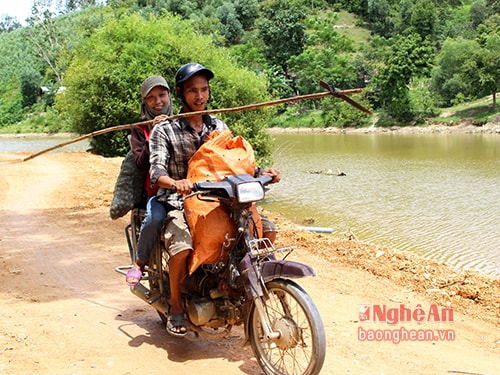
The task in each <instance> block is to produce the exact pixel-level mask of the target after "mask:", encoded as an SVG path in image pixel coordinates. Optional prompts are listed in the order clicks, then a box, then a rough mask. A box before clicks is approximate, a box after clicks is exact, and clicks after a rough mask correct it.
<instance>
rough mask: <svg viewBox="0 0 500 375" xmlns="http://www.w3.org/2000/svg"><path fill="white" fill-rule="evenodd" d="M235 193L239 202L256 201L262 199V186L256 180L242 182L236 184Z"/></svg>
mask: <svg viewBox="0 0 500 375" xmlns="http://www.w3.org/2000/svg"><path fill="white" fill-rule="evenodd" d="M236 194H237V197H238V202H239V203H248V202H256V201H260V200H261V199H264V187H263V186H262V185H261V183H260V182H257V181H250V182H243V183H240V184H238V185H237V187H236Z"/></svg>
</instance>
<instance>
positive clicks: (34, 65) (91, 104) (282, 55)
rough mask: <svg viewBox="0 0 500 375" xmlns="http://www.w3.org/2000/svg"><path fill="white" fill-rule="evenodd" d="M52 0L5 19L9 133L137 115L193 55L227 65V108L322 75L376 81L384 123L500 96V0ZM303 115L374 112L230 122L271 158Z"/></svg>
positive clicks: (367, 89) (216, 84)
mask: <svg viewBox="0 0 500 375" xmlns="http://www.w3.org/2000/svg"><path fill="white" fill-rule="evenodd" d="M52 2H54V4H55V3H56V1H55V0H53V1H52V0H34V2H33V11H32V15H31V17H30V18H29V19H28V20H27V24H26V26H24V27H22V26H21V24H20V23H19V22H18V20H15V19H13V18H12V17H10V16H8V15H2V16H1V18H0V82H1V83H2V85H1V86H0V131H1V130H2V129H3V130H4V131H5V130H6V129H8V130H10V131H12V130H13V129H17V130H19V129H23V127H28V128H31V129H38V130H40V131H55V132H57V131H62V130H64V131H77V132H79V133H86V132H90V131H93V130H97V129H101V128H104V127H109V126H113V125H118V124H123V123H130V122H134V121H136V120H137V116H138V111H139V85H140V82H141V81H142V80H143V79H144V78H145V77H146V76H147V75H149V74H163V75H164V76H165V77H166V78H167V80H168V81H169V82H172V81H173V76H174V74H175V71H176V69H177V68H178V67H179V66H180V65H181V64H183V63H186V62H189V61H198V62H201V63H203V64H205V65H207V66H209V67H210V68H211V69H213V70H214V71H215V72H216V79H214V81H213V92H214V101H213V103H212V107H213V108H222V107H232V106H239V105H244V104H251V103H256V102H261V101H265V100H270V99H274V98H284V97H289V96H292V95H303V94H309V93H313V92H319V91H321V90H322V89H321V88H320V87H319V86H318V82H319V80H320V79H322V80H324V81H327V82H329V83H332V84H333V85H334V86H335V87H337V88H339V89H350V88H363V93H362V94H360V95H358V96H354V99H355V100H358V101H360V102H361V103H363V105H365V106H367V107H369V108H371V109H372V110H374V111H376V112H377V113H378V114H379V116H378V117H379V119H380V120H379V121H380V124H382V125H383V124H394V123H398V124H408V123H419V122H423V121H424V119H425V118H427V117H432V116H435V115H436V114H437V113H438V112H439V108H442V107H447V106H450V105H455V104H459V103H463V102H466V101H470V100H474V99H477V98H481V97H485V96H489V97H491V98H493V105H492V107H494V106H495V105H496V102H495V98H496V96H495V94H496V92H497V91H498V89H499V87H500V1H498V0H475V1H471V0H307V1H306V0H288V1H284V0H265V1H258V0H236V1H225V0H192V1H186V0H107V1H98V0H63V1H59V2H57V3H58V4H60V6H59V7H58V8H57V10H56V11H54V9H55V8H54V7H53V6H52V5H53V4H52ZM492 111H493V112H492V113H494V108H492ZM312 114H313V115H312ZM291 118H301V119H302V123H303V122H304V119H306V120H305V121H307V123H306V125H307V126H333V125H335V126H366V125H368V124H369V123H371V119H370V118H368V117H367V116H366V115H365V114H363V113H362V112H360V111H358V110H356V109H354V108H353V107H351V106H349V105H347V104H346V103H345V102H343V101H341V100H339V99H323V100H310V101H302V102H299V103H296V104H294V105H288V106H280V107H273V108H272V109H268V110H260V111H246V112H244V113H235V114H233V115H231V116H228V118H227V119H228V122H230V124H232V125H233V130H234V131H235V132H236V133H239V134H244V135H245V136H247V137H249V138H251V139H252V141H253V142H254V144H255V145H256V148H257V151H258V153H259V155H260V156H261V157H266V155H269V153H270V148H269V145H268V141H269V140H268V139H267V137H266V135H265V134H264V132H263V131H262V130H263V129H264V128H265V127H266V126H269V125H271V126H273V125H274V126H276V125H278V126H279V125H282V124H283V122H284V121H285V120H284V119H286V121H288V120H290V119H291ZM250 124H251V125H250ZM102 142H106V144H107V145H108V147H107V148H108V149H109V153H110V154H119V153H122V152H123V151H124V149H125V148H126V142H125V137H124V135H123V134H111V135H109V137H107V138H104V139H102ZM109 145H112V147H111V148H109Z"/></svg>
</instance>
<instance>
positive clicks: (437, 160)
mask: <svg viewBox="0 0 500 375" xmlns="http://www.w3.org/2000/svg"><path fill="white" fill-rule="evenodd" d="M273 137H274V138H275V139H276V150H275V153H274V166H276V167H277V168H279V169H280V170H281V172H282V181H281V182H280V183H279V184H277V185H273V186H272V188H271V189H270V191H269V193H268V194H267V196H266V201H265V202H264V204H263V206H264V207H265V208H267V209H269V210H272V211H275V212H280V213H282V214H284V215H286V216H287V217H288V218H290V219H292V220H293V221H295V222H296V223H298V224H303V222H304V221H306V220H310V219H312V220H314V223H313V224H307V225H310V226H318V227H328V228H332V231H333V232H332V235H334V236H339V237H343V236H345V235H346V234H347V233H349V232H352V233H353V234H354V235H355V236H356V237H357V238H358V239H359V240H362V241H365V242H369V243H373V244H378V245H383V246H389V247H391V248H393V249H395V250H405V251H410V252H413V253H416V254H419V255H422V256H425V257H427V258H431V259H435V260H437V261H440V262H445V263H446V264H448V265H449V266H451V267H454V268H456V269H458V270H465V269H475V270H478V271H481V272H483V273H485V274H487V275H490V276H494V277H497V278H498V277H500V251H499V248H500V217H499V213H500V135H493V134H490V135H486V134H474V135H473V134H446V135H444V134H428V135H403V134H393V133H389V134H386V133H383V134H276V135H273ZM67 140H68V139H67V138H54V137H38V138H0V152H22V151H30V152H38V151H41V150H44V149H46V148H49V147H52V146H54V145H57V144H60V143H62V142H65V141H67ZM87 148H88V142H87V141H82V142H78V143H75V144H72V145H68V146H65V147H63V148H60V149H57V150H55V151H52V152H65V151H84V150H86V149H87ZM338 170H341V171H343V172H345V174H346V175H345V176H337V172H338Z"/></svg>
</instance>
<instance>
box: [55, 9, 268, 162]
mask: <svg viewBox="0 0 500 375" xmlns="http://www.w3.org/2000/svg"><path fill="white" fill-rule="evenodd" d="M188 62H199V63H202V64H203V65H205V66H207V67H209V68H210V69H212V70H213V71H214V73H215V78H214V79H213V80H212V81H211V87H212V92H213V102H212V106H213V107H215V108H224V107H226V108H227V107H234V106H241V105H245V104H252V103H256V102H261V101H265V100H267V99H268V97H267V94H266V87H267V86H266V82H265V80H264V79H263V78H259V77H258V76H257V75H256V74H255V73H252V72H250V71H249V70H247V69H243V68H238V67H237V65H236V63H235V62H234V61H233V60H231V59H230V57H229V55H228V54H227V52H226V50H224V49H218V48H216V47H214V45H213V44H212V42H211V39H210V38H209V37H206V36H201V35H199V34H197V33H196V32H195V31H194V30H193V27H192V26H191V23H190V22H189V21H183V20H181V19H180V18H178V17H174V16H172V15H171V14H168V13H167V14H165V15H164V16H162V17H160V18H156V17H152V16H151V17H150V18H149V19H144V18H143V17H141V16H140V15H138V14H132V15H130V16H121V17H120V18H110V19H109V20H108V21H107V22H105V23H104V26H103V27H102V28H101V29H100V30H97V31H96V32H95V33H93V34H92V36H91V37H90V38H89V39H88V41H86V42H85V43H84V44H83V45H81V46H80V47H79V48H77V50H76V51H75V57H74V59H73V61H72V63H71V65H70V67H69V69H68V71H67V73H66V78H65V82H66V91H65V92H64V94H62V95H58V97H57V98H56V108H58V109H59V110H60V111H61V113H62V114H63V115H64V116H65V117H68V118H69V119H70V120H71V124H72V127H73V129H74V131H76V132H77V133H80V134H85V133H90V132H93V131H96V130H99V129H104V128H107V127H110V126H115V125H120V124H130V123H134V122H137V121H139V112H140V92H139V91H140V85H141V83H142V81H143V80H144V79H145V78H146V77H148V76H149V75H156V74H159V75H162V76H164V77H165V79H166V80H167V82H169V84H170V86H171V89H172V90H173V85H174V84H173V79H174V75H175V72H176V71H177V69H178V68H179V67H180V66H181V65H183V64H185V63H188ZM177 104H178V103H177ZM221 117H222V116H221ZM269 117H270V116H269V111H246V112H238V113H231V114H228V115H226V116H224V119H225V120H226V121H227V124H228V126H229V127H230V128H231V129H232V130H233V133H235V134H242V135H243V136H245V137H246V138H247V139H248V140H249V142H251V143H252V145H253V147H254V148H255V151H256V153H257V157H258V158H259V157H260V158H262V160H266V158H268V157H269V155H270V153H271V148H270V137H269V136H268V135H267V132H265V131H264V128H265V126H266V125H267V122H268V120H269ZM126 134H127V132H113V133H107V134H105V135H102V136H99V137H97V138H95V139H93V140H92V141H91V144H92V146H93V147H94V148H95V149H96V151H97V152H98V153H99V154H101V155H104V156H115V155H124V153H125V152H126V150H127V149H128V143H127V139H126Z"/></svg>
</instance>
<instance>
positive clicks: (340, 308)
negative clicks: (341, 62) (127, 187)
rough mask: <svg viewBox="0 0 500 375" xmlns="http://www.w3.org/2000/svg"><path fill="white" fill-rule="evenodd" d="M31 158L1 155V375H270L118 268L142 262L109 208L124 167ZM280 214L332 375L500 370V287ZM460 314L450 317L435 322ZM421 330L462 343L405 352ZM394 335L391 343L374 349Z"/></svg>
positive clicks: (73, 157)
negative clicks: (310, 273) (180, 330)
mask: <svg viewBox="0 0 500 375" xmlns="http://www.w3.org/2000/svg"><path fill="white" fill-rule="evenodd" d="M22 156H23V155H21V154H0V168H1V173H0V186H1V192H2V193H1V195H0V214H1V223H2V225H1V227H2V231H1V232H0V265H1V267H0V281H1V283H0V296H1V300H2V307H1V308H0V373H1V374H167V373H173V374H190V375H191V374H215V373H217V374H219V373H220V374H260V371H259V368H258V366H257V363H256V361H255V359H254V358H253V354H252V353H251V350H250V348H249V347H248V346H242V343H243V342H242V332H241V329H235V330H234V331H233V333H232V335H231V336H230V337H228V338H225V339H221V340H213V341H211V340H210V341H206V340H200V341H198V342H189V341H187V340H183V339H180V340H179V339H174V338H171V337H170V336H168V335H167V333H166V332H165V330H164V327H163V326H162V325H161V324H160V320H159V318H158V316H157V315H156V313H155V312H154V310H153V309H152V308H150V307H149V306H147V305H145V304H144V303H143V302H142V301H140V300H139V299H138V298H137V297H135V296H133V295H132V294H131V293H130V291H129V290H128V287H127V286H126V285H125V282H124V277H123V276H121V275H119V274H118V273H116V272H115V271H114V268H115V267H116V266H118V265H125V264H128V263H129V258H128V250H127V246H126V240H125V237H124V226H125V225H126V222H127V218H122V219H119V220H116V221H112V220H111V219H109V211H108V210H109V203H110V200H111V197H112V191H113V187H114V182H115V180H116V176H117V174H118V170H119V166H120V163H121V159H120V158H114V159H104V158H102V157H99V156H95V155H91V154H87V153H58V154H47V155H43V156H40V157H38V158H35V159H32V160H30V161H28V162H24V163H23V162H19V160H20V158H21V157H22ZM285 178H286V177H285ZM273 218H274V220H276V221H277V223H278V225H279V226H280V228H281V230H282V231H281V232H280V234H279V237H278V244H282V245H290V244H297V245H299V246H300V248H299V249H298V250H296V251H295V252H294V253H293V254H292V256H291V258H292V259H294V260H298V261H303V262H307V263H308V264H310V265H311V266H313V268H314V269H315V270H316V272H317V274H318V276H317V277H316V278H313V279H304V280H302V281H300V284H301V285H302V286H303V287H304V288H305V289H306V290H307V291H308V292H309V294H310V295H311V296H312V297H313V299H314V301H315V302H316V304H317V306H318V308H319V310H320V313H321V315H322V318H323V321H324V325H325V328H326V334H327V345H328V347H327V358H326V361H325V365H324V369H323V372H322V373H323V374H385V375H390V374H398V375H399V374H436V375H437V374H443V375H444V374H489V375H494V374H498V373H499V371H500V370H499V369H500V330H499V327H500V325H499V321H500V319H499V317H500V315H499V309H500V294H499V290H500V280H494V279H489V278H486V277H482V276H481V275H476V274H474V273H467V274H461V273H455V272H453V271H452V270H449V269H448V268H447V267H445V266H444V265H440V264H435V263H433V262H428V261H424V260H421V259H418V258H413V257H411V256H409V255H407V254H399V253H397V252H396V251H393V250H389V249H381V248H375V247H372V246H367V245H363V244H358V243H355V242H353V241H345V240H340V239H332V238H329V237H328V236H323V235H318V234H311V233H307V232H303V231H299V230H297V228H295V227H294V226H293V225H291V224H290V223H288V222H287V221H286V220H285V219H284V218H282V217H279V216H273ZM360 305H369V306H370V307H371V310H370V311H371V312H373V311H374V309H376V308H380V309H381V308H382V307H383V306H386V308H388V309H392V310H390V311H392V312H393V313H394V312H396V310H397V311H402V312H403V313H404V311H405V310H404V309H407V310H408V311H410V317H408V318H409V319H407V320H411V321H399V322H397V323H396V324H393V325H389V324H387V323H382V322H379V321H376V322H373V321H372V322H364V321H361V320H360V317H359V313H358V312H359V309H360ZM418 305H420V306H421V307H422V309H423V311H424V312H425V313H426V317H425V319H424V320H423V321H422V322H421V323H417V322H416V320H420V319H419V317H420V315H418V312H420V311H421V310H418ZM443 307H449V308H450V309H448V310H442V309H443ZM401 309H402V310H401ZM436 309H438V310H436ZM450 310H451V311H453V316H450V315H449V314H448V315H446V314H445V315H444V321H441V322H428V321H427V317H428V316H429V315H433V316H434V315H435V314H433V311H434V312H435V311H439V312H441V311H444V312H446V311H448V312H449V311H450ZM415 311H417V313H415ZM388 316H389V315H388ZM392 317H395V315H394V314H393V315H392ZM379 318H380V316H379ZM400 318H401V316H400ZM372 320H373V315H372ZM400 320H401V319H400ZM450 320H453V321H450ZM370 330H372V331H370ZM417 330H432V331H433V332H434V333H435V334H436V335H438V334H439V333H438V332H441V331H439V330H446V331H443V332H445V333H447V334H448V336H447V338H448V339H451V338H453V339H454V340H452V341H447V340H444V337H441V338H440V337H437V338H436V339H435V340H432V341H423V340H413V341H401V342H400V343H397V344H396V343H394V341H395V339H394V338H395V335H396V333H395V332H396V331H397V332H399V335H400V338H401V339H402V340H404V335H405V334H406V335H409V333H408V332H422V331H417ZM382 331H388V332H389V333H388V334H391V338H392V341H390V339H389V338H388V337H386V339H385V340H374V341H370V340H368V339H369V337H368V336H367V335H369V332H371V333H373V334H375V333H376V334H377V335H378V334H382V333H381V332H382ZM360 332H361V334H360ZM405 332H406V333H405ZM450 333H453V335H452V337H450V336H449V335H450ZM360 335H361V336H360ZM407 338H409V336H408V337H407ZM363 339H364V340H363Z"/></svg>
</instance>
